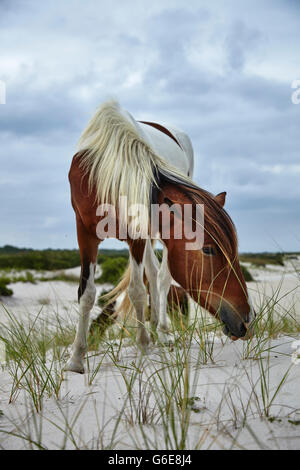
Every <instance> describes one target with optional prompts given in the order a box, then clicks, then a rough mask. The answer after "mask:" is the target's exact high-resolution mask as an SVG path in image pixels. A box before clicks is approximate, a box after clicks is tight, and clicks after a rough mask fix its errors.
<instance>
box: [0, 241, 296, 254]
mask: <svg viewBox="0 0 300 470" xmlns="http://www.w3.org/2000/svg"><path fill="white" fill-rule="evenodd" d="M6 247H9V248H16V249H17V250H20V251H21V250H32V251H47V250H51V251H60V250H61V251H63V250H65V251H74V250H76V251H78V250H79V248H78V247H74V248H50V247H46V248H33V247H25V246H22V247H18V246H15V245H10V244H7V243H6V244H4V245H2V246H0V250H1V249H3V248H6ZM155 249H156V250H157V249H159V250H161V249H162V248H160V247H156V248H155ZM101 250H107V251H125V250H126V251H129V248H128V246H127V244H126V243H125V246H124V247H123V248H121V247H120V248H107V247H103V246H102V245H99V248H98V252H99V251H101ZM238 253H239V254H264V253H265V254H277V253H280V254H283V255H289V254H300V250H299V251H295V250H292V251H240V250H239V251H238Z"/></svg>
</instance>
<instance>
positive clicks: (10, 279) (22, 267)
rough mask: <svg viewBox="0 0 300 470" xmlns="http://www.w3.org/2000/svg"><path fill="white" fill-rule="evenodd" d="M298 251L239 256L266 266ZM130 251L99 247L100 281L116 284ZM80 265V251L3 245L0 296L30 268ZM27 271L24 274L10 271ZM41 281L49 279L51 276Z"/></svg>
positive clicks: (30, 278)
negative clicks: (100, 248) (2, 273)
mask: <svg viewBox="0 0 300 470" xmlns="http://www.w3.org/2000/svg"><path fill="white" fill-rule="evenodd" d="M156 255H157V257H158V259H159V260H161V255H162V250H156ZM297 255H299V253H287V254H284V253H242V254H240V256H239V258H240V261H241V262H242V263H250V264H251V265H252V266H254V267H255V266H257V267H264V266H266V265H268V264H272V265H278V266H284V259H294V258H295V257H296V256H297ZM128 256H129V251H128V250H127V249H123V250H109V249H103V250H99V255H98V263H99V264H100V265H101V269H102V275H101V277H100V278H98V279H97V280H96V282H98V283H109V284H114V285H116V284H117V282H118V281H119V279H120V278H121V276H122V274H123V273H124V271H125V269H126V266H127V263H128ZM79 265H80V255H79V250H52V249H46V250H33V249H30V248H17V247H14V246H11V245H5V246H4V247H0V270H2V272H3V271H4V272H5V275H4V276H3V277H0V296H5V295H6V296H8V295H12V290H11V289H10V288H9V287H7V286H8V284H10V283H14V282H31V283H35V282H36V279H35V278H34V275H33V274H32V273H31V272H30V271H29V270H30V269H32V270H36V271H54V270H55V271H58V270H60V271H62V270H64V269H69V268H74V267H76V266H79ZM12 270H15V271H26V272H25V273H23V272H22V273H20V274H17V273H13V274H12V273H11V271H12ZM242 272H243V275H244V277H245V280H246V281H247V282H248V281H253V278H252V276H251V274H250V272H249V269H247V268H246V267H245V266H242ZM40 280H45V281H47V280H48V278H45V279H43V278H41V279H40ZM51 280H56V281H66V282H77V281H78V278H77V276H74V275H72V274H68V273H64V272H60V273H57V274H56V275H55V276H54V277H53V278H51Z"/></svg>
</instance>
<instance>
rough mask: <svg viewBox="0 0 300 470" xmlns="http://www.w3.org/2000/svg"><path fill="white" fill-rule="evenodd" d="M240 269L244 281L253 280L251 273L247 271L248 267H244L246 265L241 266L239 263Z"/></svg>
mask: <svg viewBox="0 0 300 470" xmlns="http://www.w3.org/2000/svg"><path fill="white" fill-rule="evenodd" d="M241 270H242V274H243V276H244V279H245V281H246V282H250V281H254V279H253V277H252V275H251V273H250V272H249V271H248V269H247V268H246V266H243V265H242V264H241Z"/></svg>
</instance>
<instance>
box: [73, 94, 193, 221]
mask: <svg viewBox="0 0 300 470" xmlns="http://www.w3.org/2000/svg"><path fill="white" fill-rule="evenodd" d="M129 116H130V115H129ZM78 149H79V150H80V152H82V151H85V153H84V155H83V156H82V160H81V166H82V167H83V168H84V170H85V172H86V174H88V177H89V180H88V181H89V189H90V190H91V189H92V188H95V190H96V197H97V203H98V204H99V203H102V204H103V203H109V204H113V205H114V206H115V207H116V209H119V205H118V203H119V197H120V196H126V197H127V206H128V207H130V206H131V205H133V204H142V205H143V206H144V207H146V208H148V209H149V205H150V190H151V186H152V185H154V186H157V181H156V178H155V175H156V174H157V172H156V170H162V171H163V172H164V173H167V174H169V175H170V177H171V178H172V177H173V179H176V178H178V179H180V181H181V182H183V181H185V182H186V183H187V184H188V185H190V184H191V183H192V181H191V179H190V178H188V177H187V176H185V175H184V174H183V173H181V172H180V171H179V170H178V169H176V168H175V167H173V166H172V165H171V164H169V163H167V162H166V161H165V160H164V159H163V158H161V157H160V156H159V155H157V154H156V153H155V152H154V151H153V149H152V148H151V147H150V145H149V144H148V143H147V142H146V141H145V140H144V139H143V138H142V137H141V136H140V134H139V133H138V130H137V129H136V127H135V126H134V123H132V122H131V121H130V120H129V119H128V118H127V117H126V115H125V113H124V111H122V110H121V108H120V105H119V104H118V103H117V102H115V101H108V102H106V103H104V104H103V105H102V106H101V107H100V108H99V110H98V111H97V112H96V113H95V114H94V116H93V117H92V118H91V120H90V122H89V123H88V125H87V127H86V129H85V130H84V131H83V133H82V135H81V137H80V139H79V143H78ZM143 219H144V220H143V221H142V223H143V225H144V224H145V225H144V227H147V228H148V224H149V210H147V211H146V213H145V214H144V215H143Z"/></svg>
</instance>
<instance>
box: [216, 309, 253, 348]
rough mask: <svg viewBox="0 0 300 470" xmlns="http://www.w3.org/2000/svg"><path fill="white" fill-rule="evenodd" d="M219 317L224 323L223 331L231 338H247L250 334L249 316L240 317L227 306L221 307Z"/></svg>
mask: <svg viewBox="0 0 300 470" xmlns="http://www.w3.org/2000/svg"><path fill="white" fill-rule="evenodd" d="M219 315H220V318H221V320H222V322H223V323H224V325H225V326H224V328H223V333H224V334H225V335H226V336H229V337H231V339H233V340H236V339H243V340H246V339H249V337H250V336H252V331H251V326H250V325H249V318H247V317H246V318H245V319H242V318H240V317H239V316H238V315H237V314H236V313H235V312H233V311H232V310H231V309H229V308H228V307H223V306H222V307H221V310H220V313H219Z"/></svg>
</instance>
